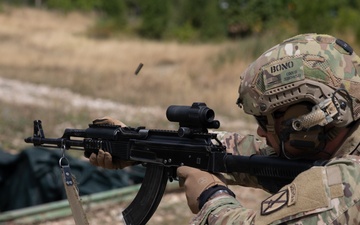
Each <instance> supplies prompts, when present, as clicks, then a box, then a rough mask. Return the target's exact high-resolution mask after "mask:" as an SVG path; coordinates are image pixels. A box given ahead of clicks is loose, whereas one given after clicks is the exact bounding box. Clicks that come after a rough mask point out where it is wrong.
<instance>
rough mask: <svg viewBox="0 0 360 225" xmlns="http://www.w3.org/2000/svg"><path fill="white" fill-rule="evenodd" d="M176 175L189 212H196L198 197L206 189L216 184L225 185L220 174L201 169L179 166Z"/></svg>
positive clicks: (198, 209)
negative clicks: (183, 190) (183, 191)
mask: <svg viewBox="0 0 360 225" xmlns="http://www.w3.org/2000/svg"><path fill="white" fill-rule="evenodd" d="M177 176H178V177H179V184H180V187H184V188H185V194H186V199H187V203H188V205H189V208H190V210H191V212H193V213H195V214H196V213H198V212H199V211H200V208H199V197H200V195H201V194H202V193H203V192H204V191H205V190H207V189H209V188H211V187H214V186H216V185H220V186H224V187H226V185H225V183H224V182H223V181H222V180H221V176H220V175H219V176H215V175H214V174H211V173H208V172H205V171H201V170H199V169H196V168H192V167H188V166H181V167H179V168H178V169H177Z"/></svg>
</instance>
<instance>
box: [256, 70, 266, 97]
mask: <svg viewBox="0 0 360 225" xmlns="http://www.w3.org/2000/svg"><path fill="white" fill-rule="evenodd" d="M256 88H257V89H258V90H259V91H260V92H261V93H264V92H265V84H264V76H263V72H262V71H261V72H260V73H259V75H258V78H257V81H256Z"/></svg>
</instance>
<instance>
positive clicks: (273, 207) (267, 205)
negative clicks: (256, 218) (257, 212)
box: [261, 189, 289, 215]
mask: <svg viewBox="0 0 360 225" xmlns="http://www.w3.org/2000/svg"><path fill="white" fill-rule="evenodd" d="M288 198H289V193H288V190H287V189H286V190H282V191H279V192H278V193H276V194H274V195H272V196H270V197H269V198H267V199H265V200H264V201H263V202H262V203H261V215H268V214H270V213H273V212H276V211H278V210H279V209H281V208H282V207H284V206H285V205H286V204H287V202H288Z"/></svg>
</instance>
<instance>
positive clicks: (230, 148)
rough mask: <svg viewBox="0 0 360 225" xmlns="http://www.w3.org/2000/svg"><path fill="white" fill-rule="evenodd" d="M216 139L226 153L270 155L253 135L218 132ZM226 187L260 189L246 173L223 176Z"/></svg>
mask: <svg viewBox="0 0 360 225" xmlns="http://www.w3.org/2000/svg"><path fill="white" fill-rule="evenodd" d="M218 139H219V140H220V141H221V142H222V143H223V144H224V145H225V146H226V151H227V152H228V153H231V154H233V155H245V156H250V155H254V154H256V155H270V154H272V151H271V149H269V148H268V147H267V146H266V145H265V143H264V142H262V141H261V140H260V139H257V138H256V137H255V136H254V135H245V136H243V135H240V134H238V133H231V132H220V133H218ZM224 177H225V179H226V184H227V185H241V186H244V187H255V188H262V187H261V186H260V185H259V183H258V180H257V178H256V177H255V176H250V175H249V174H246V173H235V172H234V173H229V174H224Z"/></svg>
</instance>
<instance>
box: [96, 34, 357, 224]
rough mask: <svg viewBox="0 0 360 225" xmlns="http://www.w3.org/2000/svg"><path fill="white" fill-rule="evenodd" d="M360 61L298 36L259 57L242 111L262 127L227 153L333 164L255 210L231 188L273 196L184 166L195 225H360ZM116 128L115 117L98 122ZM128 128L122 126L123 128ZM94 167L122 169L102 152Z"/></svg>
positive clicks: (337, 46)
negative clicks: (236, 187)
mask: <svg viewBox="0 0 360 225" xmlns="http://www.w3.org/2000/svg"><path fill="white" fill-rule="evenodd" d="M359 71H360V58H359V57H358V56H357V55H356V53H355V52H354V51H353V49H352V48H351V47H350V46H349V45H348V44H347V43H345V42H344V41H342V40H340V39H336V38H335V37H332V36H329V35H318V34H304V35H298V36H295V37H293V38H290V39H288V40H285V41H284V42H282V43H280V44H279V45H276V46H274V47H273V48H271V49H269V50H268V51H266V52H265V53H264V54H262V55H261V56H260V57H259V58H258V59H257V60H255V61H254V62H253V63H252V64H251V65H250V66H249V67H248V68H247V69H246V70H245V72H244V73H243V74H242V75H241V82H240V87H239V98H238V100H237V104H238V105H239V106H240V107H241V108H242V109H243V110H244V111H245V112H246V113H248V114H251V115H253V116H254V117H255V119H256V121H257V122H258V125H259V126H258V130H257V133H258V135H259V136H261V137H264V138H265V139H266V145H261V144H260V143H259V142H258V141H257V140H255V138H254V137H253V136H252V135H246V136H241V135H239V134H236V133H221V135H219V136H220V137H221V140H222V141H223V143H224V144H225V146H226V147H227V152H229V153H232V154H235V155H252V154H261V155H270V156H273V157H282V158H286V159H288V160H293V161H296V160H300V159H309V160H321V159H324V160H329V161H328V162H327V164H326V165H325V166H315V167H312V168H311V169H309V170H307V171H305V172H303V173H301V174H299V175H298V176H297V177H296V178H295V179H294V180H293V182H291V183H290V184H286V185H284V186H283V187H282V188H281V189H280V190H279V191H277V192H276V193H272V196H270V197H269V198H267V199H264V200H263V201H262V203H261V204H260V205H259V207H258V209H248V208H245V207H243V206H242V204H241V202H239V201H238V200H237V199H236V198H235V195H234V194H233V192H232V191H231V190H230V189H229V188H228V185H242V186H250V187H256V188H262V189H264V190H266V191H271V190H272V189H271V188H269V187H270V186H269V184H268V183H266V181H265V182H260V181H259V180H258V179H257V178H256V177H252V176H249V175H248V174H242V173H231V174H210V173H208V172H204V171H201V170H198V169H195V168H190V167H186V166H182V167H179V168H178V170H177V173H178V176H179V178H180V179H181V182H180V184H181V186H184V187H185V192H186V198H187V202H188V205H189V207H190V209H191V211H192V212H193V213H194V214H196V216H195V217H194V218H193V219H192V221H191V224H219V225H220V224H297V225H300V224H360V214H359V211H360V202H359V201H360V188H358V185H360V158H359V157H358V156H357V155H359V154H360V149H358V146H359V144H358V143H359V139H360V137H359V135H356V130H357V128H358V126H359V123H360V122H359V121H360V120H359V118H360V75H359ZM98 122H102V123H114V124H120V121H117V120H114V119H112V118H105V119H104V120H96V121H95V123H98ZM123 125H124V124H123ZM90 162H91V163H92V164H94V165H97V166H102V167H105V168H110V169H113V168H123V167H125V166H128V165H131V162H115V163H113V162H112V159H111V155H110V154H109V153H104V152H103V151H100V152H99V154H98V155H95V154H93V155H91V157H90Z"/></svg>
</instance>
